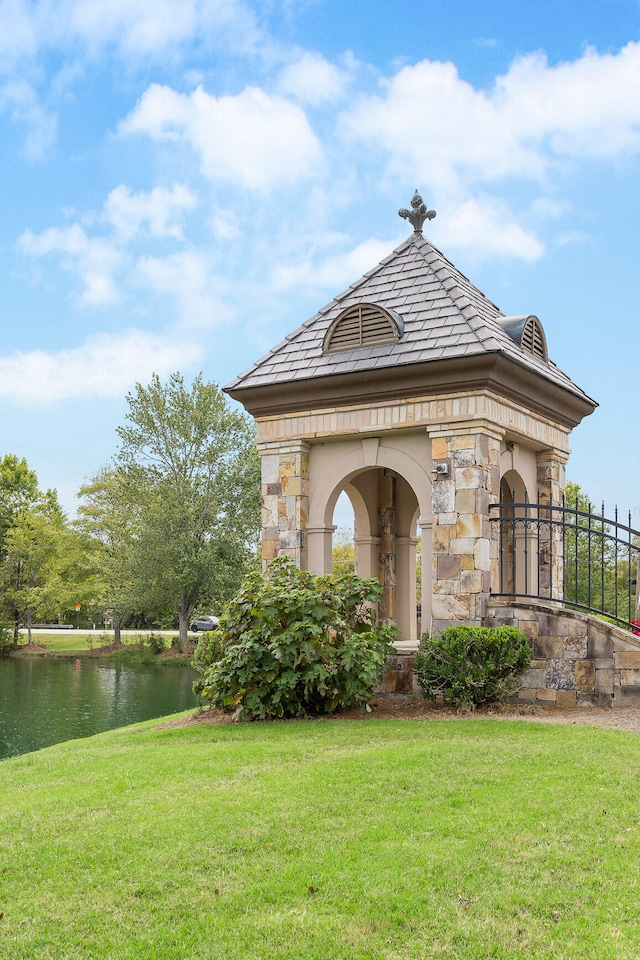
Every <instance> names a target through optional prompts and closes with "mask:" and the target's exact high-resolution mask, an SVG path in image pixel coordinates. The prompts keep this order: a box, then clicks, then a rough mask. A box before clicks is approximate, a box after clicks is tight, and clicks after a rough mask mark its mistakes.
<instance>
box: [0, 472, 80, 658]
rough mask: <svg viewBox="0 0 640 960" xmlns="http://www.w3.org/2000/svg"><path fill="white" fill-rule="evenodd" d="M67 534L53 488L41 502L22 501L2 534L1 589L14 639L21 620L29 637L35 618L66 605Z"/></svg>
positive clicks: (64, 519) (63, 516)
mask: <svg viewBox="0 0 640 960" xmlns="http://www.w3.org/2000/svg"><path fill="white" fill-rule="evenodd" d="M67 538H68V527H67V521H66V517H65V515H64V513H63V512H62V510H61V508H60V504H59V503H58V499H57V497H56V495H55V492H54V491H50V490H49V491H47V492H46V493H45V494H41V495H40V497H39V502H36V503H35V504H33V505H31V506H22V507H21V508H20V509H19V511H18V512H17V513H16V514H15V515H14V516H13V518H12V522H11V525H10V526H9V527H8V528H7V530H6V532H5V536H4V544H3V547H4V550H3V556H2V562H1V563H0V590H1V596H2V607H3V609H4V611H5V613H6V614H8V615H9V616H10V618H11V620H12V622H13V625H14V639H15V640H17V637H18V629H19V626H20V624H21V623H23V622H24V623H26V625H27V629H28V636H29V643H30V642H31V625H32V623H33V621H34V619H37V618H39V617H41V616H42V615H43V614H44V615H45V616H46V615H47V614H49V613H50V612H51V613H53V614H54V615H57V614H58V612H59V611H60V610H61V609H65V608H66V606H67V591H68V589H69V587H70V585H69V582H68V579H67V578H66V577H65V576H64V573H63V570H64V566H65V563H66V549H65V548H66V547H67V542H68V541H67Z"/></svg>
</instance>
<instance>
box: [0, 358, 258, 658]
mask: <svg viewBox="0 0 640 960" xmlns="http://www.w3.org/2000/svg"><path fill="white" fill-rule="evenodd" d="M126 399H127V407H128V409H127V413H126V417H125V423H124V424H123V425H122V426H121V427H119V428H118V430H117V433H118V437H119V441H120V442H119V447H118V450H117V452H116V454H115V455H114V457H113V459H112V461H111V462H110V463H109V464H108V465H107V466H105V467H103V468H101V469H100V470H99V471H98V472H97V473H96V474H95V475H94V476H93V477H92V478H91V479H90V480H89V481H88V482H87V483H85V484H84V485H83V486H82V488H81V489H80V491H79V494H78V496H79V501H80V506H79V508H78V513H77V517H76V518H74V519H73V520H69V519H68V518H67V517H66V516H65V514H64V511H63V510H62V508H61V506H60V503H59V501H58V497H57V494H56V492H55V490H46V491H42V490H41V489H40V487H39V484H38V479H37V476H36V474H35V473H34V471H33V470H31V469H30V468H29V466H28V464H27V463H26V461H25V460H24V459H19V458H18V457H16V456H15V455H13V454H7V455H6V456H5V457H4V459H3V460H2V461H0V619H1V620H2V621H3V623H4V626H5V636H6V639H5V643H8V642H15V641H17V638H18V634H19V629H20V627H21V626H24V627H26V628H27V631H28V632H29V634H30V629H31V626H32V625H33V624H34V623H41V622H54V623H56V622H65V621H68V622H72V623H73V622H76V620H77V609H78V606H79V609H80V610H81V611H82V618H83V620H84V621H85V622H96V623H100V624H102V623H103V622H104V619H105V616H108V617H109V619H110V620H111V621H112V623H113V626H114V630H115V635H116V640H119V638H120V630H121V628H122V627H124V626H126V625H129V624H134V625H137V626H146V625H156V626H165V627H167V628H172V627H175V625H176V622H177V624H178V628H179V634H180V638H181V639H182V640H183V641H186V639H187V631H188V627H189V621H190V619H191V617H192V615H193V613H194V611H195V610H196V609H198V608H201V609H203V610H206V612H211V610H212V609H213V608H214V606H215V605H217V604H219V603H221V602H223V601H225V600H226V599H228V598H229V597H231V596H232V595H233V594H234V593H235V592H236V590H237V589H238V587H239V585H240V583H241V581H242V579H243V577H244V575H245V574H246V572H247V570H248V569H249V568H250V567H251V565H252V564H253V563H255V558H256V550H257V543H258V537H259V529H260V468H259V458H258V455H257V452H256V450H255V437H254V429H253V425H252V423H251V422H250V421H249V419H248V418H247V417H246V416H245V415H244V414H243V413H241V412H239V411H237V410H234V409H232V408H231V406H230V405H229V403H228V401H227V400H226V398H225V397H224V395H223V394H222V392H221V390H220V388H219V387H218V386H217V385H216V384H214V383H206V382H204V381H203V378H202V375H199V376H198V377H196V378H195V380H194V381H193V383H192V384H191V385H186V384H185V382H184V379H183V377H182V376H181V375H180V374H178V373H176V374H173V375H172V376H171V377H170V378H169V380H168V381H167V382H166V383H162V382H161V381H160V379H159V377H157V376H155V375H154V376H153V377H152V380H151V382H150V383H149V384H148V385H147V386H142V385H141V384H137V385H136V387H135V390H134V391H133V392H132V393H130V394H128V395H127V398H126ZM87 618H88V619H87ZM30 639H31V638H30V635H29V640H30Z"/></svg>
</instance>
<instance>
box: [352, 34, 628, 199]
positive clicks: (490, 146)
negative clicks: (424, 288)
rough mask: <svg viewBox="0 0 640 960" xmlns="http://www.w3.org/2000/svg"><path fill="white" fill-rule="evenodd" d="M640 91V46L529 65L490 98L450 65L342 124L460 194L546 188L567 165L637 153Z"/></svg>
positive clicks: (413, 70)
mask: <svg viewBox="0 0 640 960" xmlns="http://www.w3.org/2000/svg"><path fill="white" fill-rule="evenodd" d="M639 88H640V43H629V44H627V46H625V47H624V48H623V49H622V50H621V51H620V52H619V53H617V54H599V53H597V52H595V51H594V50H587V51H586V52H585V54H584V55H583V56H582V57H580V58H579V59H577V60H575V61H573V62H571V63H561V64H559V65H557V66H550V65H549V63H548V62H547V59H546V57H545V56H544V55H543V54H531V55H528V56H525V57H521V58H519V59H517V60H515V61H514V63H513V64H512V65H511V67H510V69H509V71H508V72H507V73H506V74H505V75H504V76H501V77H498V78H497V80H496V81H495V83H494V85H493V88H492V89H490V90H488V91H484V90H476V89H475V88H474V87H472V86H471V85H470V84H469V83H467V82H466V81H464V80H462V79H461V78H460V76H459V74H458V71H457V69H456V67H455V66H454V64H452V63H438V62H431V61H428V60H424V61H422V62H421V63H418V64H416V65H415V66H406V67H404V68H403V69H401V70H400V71H399V72H398V73H397V74H396V75H395V76H394V77H392V78H391V79H390V80H389V81H386V82H385V83H384V92H383V93H382V94H381V95H376V96H370V97H364V98H363V99H361V100H360V101H359V102H358V103H356V104H355V106H354V107H353V108H352V109H350V110H349V111H347V112H345V114H344V115H343V124H344V129H345V130H346V132H347V134H348V135H349V136H350V137H351V138H353V139H356V140H360V141H363V142H369V143H372V142H373V143H375V144H377V145H379V146H380V147H382V148H383V149H384V150H385V151H386V152H387V155H388V157H389V162H390V165H391V169H392V171H393V172H395V173H399V174H402V175H403V176H407V175H410V176H411V177H412V178H414V179H415V178H418V180H421V181H422V182H423V183H425V182H428V183H430V184H433V185H434V186H436V187H438V188H439V189H443V190H447V191H457V192H458V193H459V192H460V191H461V190H464V189H468V188H469V187H470V186H472V185H473V184H474V183H477V182H479V181H484V182H488V181H497V180H500V179H504V178H506V177H523V178H527V179H531V180H535V181H542V180H543V179H544V177H545V176H546V175H547V173H548V171H549V169H550V167H551V165H552V164H554V163H555V162H557V161H558V160H559V159H562V158H566V157H572V158H573V157H585V156H590V157H603V156H608V157H613V156H617V155H619V154H621V153H624V152H626V151H634V152H637V151H638V150H640V98H638V97H637V96H635V95H634V93H635V91H637V90H638V89H639Z"/></svg>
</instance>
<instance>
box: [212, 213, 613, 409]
mask: <svg viewBox="0 0 640 960" xmlns="http://www.w3.org/2000/svg"><path fill="white" fill-rule="evenodd" d="M363 302H366V303H371V304H376V305H379V306H380V307H382V308H384V309H386V310H390V311H393V313H395V314H397V315H399V316H400V317H401V319H402V321H403V323H404V329H403V331H402V335H401V336H400V337H399V339H398V340H397V341H396V342H394V343H386V344H382V345H377V346H369V347H361V348H358V349H354V350H348V351H344V352H338V353H324V352H323V344H324V340H325V336H326V334H327V331H328V329H329V327H330V326H331V324H332V323H333V322H334V321H335V320H336V318H337V317H338V316H339V315H340V314H341V313H342V312H343V311H344V310H345V309H346V308H348V307H349V306H351V305H354V304H358V303H363ZM504 320H505V315H504V314H503V313H502V312H501V311H500V310H499V308H498V307H497V306H496V305H495V304H494V303H492V302H491V301H490V300H489V299H487V297H485V295H484V294H483V293H482V292H481V291H480V290H478V289H477V287H475V286H474V285H473V284H472V283H471V282H470V281H469V280H468V279H467V277H465V276H464V275H463V274H462V273H461V272H460V271H459V270H458V269H457V268H456V267H455V266H454V265H453V264H452V263H451V262H450V261H449V260H447V258H446V257H445V256H444V255H443V254H442V253H441V252H440V251H439V250H438V249H437V248H436V247H434V246H433V244H431V243H430V242H429V241H428V240H427V239H425V238H424V237H423V236H422V234H421V233H420V232H417V231H416V232H415V233H413V234H412V236H410V237H409V238H408V239H407V240H405V241H404V242H403V243H401V244H400V246H399V247H397V248H396V249H395V250H394V251H393V253H391V254H390V255H389V256H388V257H386V258H385V259H384V260H382V261H381V263H379V264H378V265H377V266H376V267H374V268H373V269H372V270H370V271H369V272H368V273H366V274H365V275H364V276H363V277H362V278H361V279H360V280H358V281H357V282H355V283H353V284H352V285H351V286H350V287H349V288H348V289H347V290H345V291H344V293H341V294H340V295H339V296H337V297H335V298H334V299H333V300H332V301H331V302H330V303H328V304H327V305H326V306H325V307H323V308H322V309H321V310H319V311H318V313H316V314H315V316H313V317H311V319H310V320H307V321H306V323H303V324H302V326H301V327H298V329H297V330H295V331H294V332H293V333H291V334H289V336H287V337H286V338H285V339H284V340H283V341H282V342H281V343H279V344H278V345H277V346H275V347H274V348H273V349H272V350H271V351H270V352H269V353H268V354H266V356H264V357H262V359H260V360H258V361H257V363H255V364H254V365H253V366H252V367H250V369H249V370H247V371H246V372H245V373H243V374H241V375H240V376H239V377H237V378H236V379H235V380H233V381H232V382H231V383H230V384H228V385H227V386H226V387H225V390H226V391H227V392H228V393H230V394H231V395H232V396H233V397H235V398H236V399H238V400H240V401H241V402H245V401H246V400H248V399H249V395H251V396H256V395H257V393H261V392H262V390H261V388H267V391H266V392H267V393H269V394H273V388H275V387H276V386H277V387H278V388H283V387H284V386H285V385H286V384H291V385H292V386H293V385H294V384H298V385H299V388H300V392H304V390H305V387H308V386H309V381H318V380H319V379H320V378H322V379H323V381H324V378H337V380H340V381H342V380H343V378H344V376H350V377H354V376H355V375H357V374H360V377H359V378H358V379H360V380H362V379H363V375H364V378H365V379H370V378H371V377H377V378H380V377H384V375H385V372H386V371H390V370H391V369H392V368H393V369H394V370H395V371H396V375H401V374H402V373H403V369H402V368H405V367H406V368H407V371H406V372H407V373H408V371H409V368H411V370H412V371H414V369H415V366H416V365H419V368H420V369H421V370H422V371H423V375H424V376H425V379H429V373H433V372H435V368H436V367H438V368H440V367H442V362H443V361H447V363H446V367H447V368H448V369H452V367H451V364H452V362H453V363H454V364H455V363H456V362H458V363H461V364H463V366H464V367H465V368H468V367H469V360H471V359H473V358H477V360H478V361H480V360H481V359H482V358H487V357H489V356H494V357H495V356H499V357H504V358H506V359H507V360H509V361H511V363H510V364H509V366H511V365H512V364H516V365H517V366H518V367H519V368H520V370H521V374H522V377H523V378H525V379H526V380H528V381H531V376H532V375H533V376H534V377H535V378H536V379H537V380H539V381H545V382H546V383H547V384H548V385H549V387H554V388H555V390H554V391H553V392H554V393H557V391H558V389H559V390H560V391H561V392H562V394H564V395H565V396H566V395H567V394H570V395H571V399H572V401H573V404H572V405H573V406H574V407H575V406H576V403H577V407H578V408H580V409H581V415H580V416H579V417H578V422H579V419H581V418H582V416H584V415H585V414H586V413H590V412H591V411H592V410H593V409H594V407H595V406H597V404H596V403H595V401H593V400H591V399H590V398H589V397H588V396H587V394H586V393H584V391H583V390H581V389H580V387H578V386H577V385H576V384H575V383H574V382H573V381H572V380H571V379H570V378H569V377H568V376H567V375H566V374H565V373H563V372H562V371H561V370H560V369H559V367H557V366H556V365H555V364H554V363H552V362H551V361H548V362H545V361H544V360H542V359H539V358H538V357H536V356H535V355H533V354H532V353H530V352H528V351H526V350H524V349H523V348H522V347H521V346H520V345H519V344H518V343H517V342H516V341H515V340H514V339H512V337H511V336H510V335H509V333H507V332H506V330H505V329H504V326H503V325H502V324H501V321H503V322H504ZM507 326H508V324H507ZM464 361H467V362H466V363H465V362H464ZM367 375H368V376H367ZM337 380H336V383H337ZM317 386H319V384H317ZM330 386H331V381H330V380H329V379H327V380H326V388H330ZM268 388H272V389H268ZM288 392H289V391H288ZM245 405H246V406H247V408H248V409H250V408H251V406H252V404H250V403H246V402H245ZM554 406H555V404H554ZM571 419H572V420H574V419H575V418H574V417H572V418H571Z"/></svg>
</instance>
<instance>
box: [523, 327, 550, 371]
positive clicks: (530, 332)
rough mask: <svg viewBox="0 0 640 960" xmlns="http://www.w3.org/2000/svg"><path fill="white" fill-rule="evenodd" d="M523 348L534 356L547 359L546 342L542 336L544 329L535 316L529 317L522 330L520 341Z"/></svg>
mask: <svg viewBox="0 0 640 960" xmlns="http://www.w3.org/2000/svg"><path fill="white" fill-rule="evenodd" d="M520 343H521V345H522V349H523V350H527V351H528V352H529V353H532V354H533V355H534V357H539V358H540V360H544V361H545V363H546V361H547V344H546V340H545V336H544V330H543V329H542V325H541V323H540V321H539V320H538V318H537V317H529V318H528V319H527V322H526V323H525V325H524V330H523V331H522V340H521V341H520Z"/></svg>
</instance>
